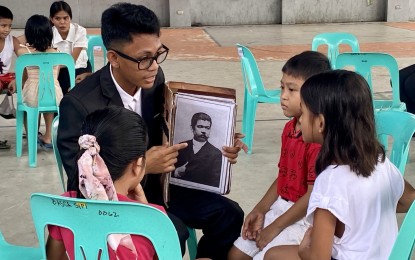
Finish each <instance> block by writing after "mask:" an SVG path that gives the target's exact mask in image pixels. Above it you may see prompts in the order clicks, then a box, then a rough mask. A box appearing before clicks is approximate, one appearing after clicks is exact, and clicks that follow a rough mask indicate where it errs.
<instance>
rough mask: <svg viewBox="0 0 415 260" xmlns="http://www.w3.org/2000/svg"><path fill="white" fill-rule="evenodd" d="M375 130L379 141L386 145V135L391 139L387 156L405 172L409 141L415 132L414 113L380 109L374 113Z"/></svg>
mask: <svg viewBox="0 0 415 260" xmlns="http://www.w3.org/2000/svg"><path fill="white" fill-rule="evenodd" d="M375 121H376V132H377V135H378V139H379V140H380V141H381V143H382V144H383V145H384V146H385V147H388V143H387V140H388V138H387V137H388V136H391V137H392V139H393V141H392V142H393V143H392V150H391V151H390V155H389V158H390V160H391V162H392V163H393V164H395V166H396V167H397V168H398V169H399V171H400V172H401V173H402V175H404V174H405V167H406V163H407V160H408V155H409V148H410V142H411V139H412V135H413V134H414V133H415V115H413V114H411V113H408V112H403V111H394V110H380V111H378V112H376V113H375Z"/></svg>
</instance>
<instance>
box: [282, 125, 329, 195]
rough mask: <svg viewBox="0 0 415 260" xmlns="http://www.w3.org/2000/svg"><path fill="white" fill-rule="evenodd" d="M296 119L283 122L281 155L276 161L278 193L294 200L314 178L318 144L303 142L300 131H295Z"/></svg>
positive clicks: (302, 193)
mask: <svg viewBox="0 0 415 260" xmlns="http://www.w3.org/2000/svg"><path fill="white" fill-rule="evenodd" d="M296 123H297V119H296V118H293V119H291V120H290V121H288V123H287V124H285V127H284V130H283V131H282V135H281V156H280V162H279V163H278V168H279V173H278V181H277V190H278V195H280V196H281V197H283V198H285V199H288V200H290V201H293V202H296V201H297V200H298V199H299V198H301V197H302V196H303V195H304V194H305V193H306V192H307V188H308V187H307V186H308V185H309V184H314V180H315V179H316V171H315V162H316V158H317V155H318V153H319V151H320V147H321V146H320V144H312V143H305V142H304V141H303V137H302V135H301V131H300V132H295V125H296Z"/></svg>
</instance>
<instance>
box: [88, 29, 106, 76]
mask: <svg viewBox="0 0 415 260" xmlns="http://www.w3.org/2000/svg"><path fill="white" fill-rule="evenodd" d="M87 38H88V51H87V53H88V60H89V62H90V63H91V66H92V72H95V56H94V48H95V47H98V49H100V50H101V51H102V56H103V59H104V65H103V66H105V64H107V49H106V48H105V46H104V43H103V42H102V36H101V35H87Z"/></svg>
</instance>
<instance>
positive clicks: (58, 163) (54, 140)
mask: <svg viewBox="0 0 415 260" xmlns="http://www.w3.org/2000/svg"><path fill="white" fill-rule="evenodd" d="M58 126H59V115H57V116H56V117H55V118H54V119H53V122H52V146H53V154H54V155H55V161H56V166H57V167H58V172H59V178H60V180H61V185H62V189H63V192H65V191H66V186H65V179H64V177H63V166H62V159H61V155H60V153H59V149H58V143H57V138H58Z"/></svg>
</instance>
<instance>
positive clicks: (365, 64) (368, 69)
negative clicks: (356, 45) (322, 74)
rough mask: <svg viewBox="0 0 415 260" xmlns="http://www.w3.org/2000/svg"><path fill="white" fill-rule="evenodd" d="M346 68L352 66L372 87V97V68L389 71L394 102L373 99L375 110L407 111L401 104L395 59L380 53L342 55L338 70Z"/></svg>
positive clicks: (403, 104) (339, 57) (371, 87)
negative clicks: (382, 68)
mask: <svg viewBox="0 0 415 260" xmlns="http://www.w3.org/2000/svg"><path fill="white" fill-rule="evenodd" d="M346 66H352V67H354V68H355V71H356V72H357V73H359V74H360V75H362V76H363V77H364V78H365V79H366V81H367V82H368V84H369V86H370V90H371V92H372V95H373V93H374V91H373V83H372V75H371V74H372V68H373V67H384V68H386V69H387V70H388V71H389V75H390V78H391V83H392V100H379V99H373V102H374V108H375V109H377V110H379V109H392V110H399V111H406V105H405V103H404V102H401V99H400V97H399V68H398V63H397V62H396V60H395V58H394V57H393V56H391V55H389V54H387V53H378V52H361V53H341V54H339V56H338V57H337V61H336V68H338V69H342V68H344V67H346Z"/></svg>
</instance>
